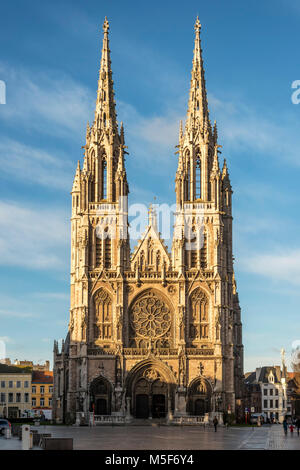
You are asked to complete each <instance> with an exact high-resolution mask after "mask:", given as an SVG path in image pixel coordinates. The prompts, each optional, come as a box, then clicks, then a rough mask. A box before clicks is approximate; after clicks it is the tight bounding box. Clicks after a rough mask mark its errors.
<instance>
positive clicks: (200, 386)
mask: <svg viewBox="0 0 300 470" xmlns="http://www.w3.org/2000/svg"><path fill="white" fill-rule="evenodd" d="M211 397H212V388H211V385H210V383H209V382H208V381H207V380H205V379H204V378H203V377H197V378H196V379H194V380H193V381H192V382H191V384H190V386H189V387H188V400H187V412H188V413H189V414H190V415H192V416H204V415H205V413H209V412H210V411H211V410H212V406H211Z"/></svg>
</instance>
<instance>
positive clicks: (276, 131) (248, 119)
mask: <svg viewBox="0 0 300 470" xmlns="http://www.w3.org/2000/svg"><path fill="white" fill-rule="evenodd" d="M208 100H209V103H210V106H211V107H212V109H213V110H214V115H215V116H216V117H217V120H218V130H219V136H220V138H219V141H221V140H223V141H224V149H223V150H224V154H225V155H226V154H227V155H228V154H230V153H231V152H241V155H242V154H243V153H242V152H245V150H246V151H251V152H255V153H260V154H262V155H264V156H268V157H269V156H270V155H272V158H274V157H276V158H277V159H280V160H283V161H284V162H285V163H289V164H292V165H297V166H299V152H298V148H299V146H300V138H299V132H298V127H299V120H298V121H297V120H295V116H294V115H293V114H292V113H291V114H290V115H288V114H285V115H282V114H281V115H280V116H276V117H274V116H273V115H270V111H267V110H265V111H263V110H258V109H256V108H255V107H253V106H251V105H248V104H247V103H245V102H242V101H241V100H240V99H237V98H235V99H232V101H225V100H220V99H219V98H217V97H216V96H214V95H211V94H210V95H209V97H208ZM220 143H222V142H220Z"/></svg>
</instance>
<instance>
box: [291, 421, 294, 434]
mask: <svg viewBox="0 0 300 470" xmlns="http://www.w3.org/2000/svg"><path fill="white" fill-rule="evenodd" d="M290 432H291V436H292V435H293V432H294V425H293V423H291V424H290Z"/></svg>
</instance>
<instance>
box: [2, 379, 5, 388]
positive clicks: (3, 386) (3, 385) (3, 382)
mask: <svg viewBox="0 0 300 470" xmlns="http://www.w3.org/2000/svg"><path fill="white" fill-rule="evenodd" d="M1 388H5V381H4V380H1Z"/></svg>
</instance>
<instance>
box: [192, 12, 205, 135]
mask: <svg viewBox="0 0 300 470" xmlns="http://www.w3.org/2000/svg"><path fill="white" fill-rule="evenodd" d="M200 30H201V24H200V21H199V18H198V16H197V19H196V23H195V46H194V57H193V68H192V74H191V75H192V76H191V87H190V96H189V104H188V114H187V122H186V125H187V128H188V129H189V130H192V129H195V128H197V127H198V126H200V129H201V131H202V132H203V130H204V128H205V127H206V128H208V130H210V127H211V126H210V121H209V113H208V104H207V93H206V84H205V76H204V66H203V58H202V49H201V41H200Z"/></svg>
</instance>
